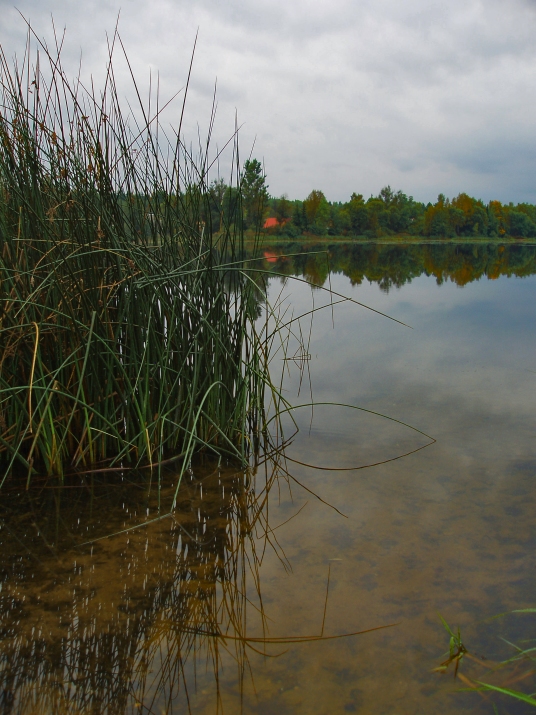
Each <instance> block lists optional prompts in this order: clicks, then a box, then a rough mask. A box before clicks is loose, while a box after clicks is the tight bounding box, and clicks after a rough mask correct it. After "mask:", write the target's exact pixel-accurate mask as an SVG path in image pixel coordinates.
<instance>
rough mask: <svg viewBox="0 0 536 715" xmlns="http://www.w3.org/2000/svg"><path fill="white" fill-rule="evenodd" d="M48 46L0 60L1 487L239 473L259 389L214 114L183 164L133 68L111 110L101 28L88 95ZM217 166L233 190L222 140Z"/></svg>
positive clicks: (262, 378) (33, 40)
mask: <svg viewBox="0 0 536 715" xmlns="http://www.w3.org/2000/svg"><path fill="white" fill-rule="evenodd" d="M62 42H63V40H61V39H58V40H57V42H56V47H55V48H54V50H51V49H49V48H48V47H47V46H46V44H45V43H44V42H43V41H40V40H39V38H37V36H36V35H35V34H34V33H33V30H32V29H31V28H30V27H29V30H28V43H27V47H26V51H25V54H24V57H23V59H22V60H21V62H20V63H17V61H15V62H13V63H12V64H10V63H9V62H8V61H7V58H6V57H5V55H4V54H3V53H1V54H0V92H1V99H0V103H1V110H0V111H1V116H0V235H1V248H0V286H1V287H0V465H1V467H2V474H3V475H4V476H3V478H1V479H0V486H1V485H2V484H3V482H4V480H5V479H6V477H7V476H8V475H11V474H17V475H19V476H20V475H23V478H25V479H26V482H27V484H28V485H29V484H30V482H31V479H32V477H33V476H35V475H36V474H47V475H59V476H61V477H63V476H65V475H66V474H68V473H73V472H80V471H84V470H86V471H87V470H95V469H97V468H99V469H114V468H116V469H125V468H139V467H143V466H151V467H154V466H156V465H162V463H165V462H167V461H169V460H171V459H176V458H179V457H181V458H182V459H183V461H184V464H187V463H188V461H189V458H190V456H191V455H192V454H193V453H194V452H196V451H198V450H200V449H205V450H209V451H211V452H214V453H216V454H218V455H220V456H224V457H228V458H233V459H238V460H239V461H240V462H242V463H245V462H246V461H247V460H248V458H249V455H250V454H251V453H252V452H254V451H255V450H256V449H258V447H259V444H260V443H261V442H262V441H263V439H265V437H266V432H265V430H264V428H263V425H264V422H265V409H266V408H265V404H266V390H267V389H268V390H271V389H272V386H271V382H270V376H269V371H268V358H267V349H266V345H265V342H264V340H261V338H260V337H259V335H258V334H257V332H256V328H255V320H256V318H257V316H258V299H259V289H258V285H257V284H258V283H259V280H260V279H259V278H257V279H256V280H253V279H252V278H251V276H250V275H248V274H247V273H246V272H245V271H244V270H243V269H242V267H241V266H242V265H243V264H242V263H241V259H242V257H243V255H244V235H243V230H242V220H241V217H242V208H241V204H240V192H239V191H237V192H235V193H236V197H237V198H236V202H235V205H234V207H233V209H232V212H231V215H230V216H229V217H228V218H227V223H226V224H225V225H224V226H223V227H222V230H221V231H220V230H219V231H218V233H217V234H216V232H215V231H214V230H213V227H212V225H211V222H210V214H211V212H210V206H209V205H208V204H209V201H210V194H209V192H208V183H209V171H210V169H211V164H210V160H209V152H210V131H211V130H212V126H213V120H214V115H213V116H212V117H211V123H210V127H211V129H210V131H209V136H208V138H207V141H206V144H205V145H204V146H201V145H200V147H199V150H198V152H197V153H196V156H195V157H194V156H193V153H192V150H191V149H188V147H187V146H186V144H185V142H184V140H183V138H182V136H181V134H182V126H181V124H179V126H178V127H176V128H175V129H173V130H171V131H168V132H167V133H166V131H165V130H164V128H163V123H162V108H161V107H160V106H159V103H160V102H161V100H160V98H159V97H156V99H155V98H154V97H150V98H149V101H148V103H146V104H144V103H143V101H142V100H141V97H140V93H139V91H138V87H137V85H136V82H135V79H134V77H133V76H132V73H131V77H132V82H133V87H134V90H135V93H136V95H137V97H138V100H139V105H138V106H137V108H136V111H133V110H132V109H131V108H130V107H129V110H128V112H127V113H126V114H125V112H124V111H123V110H122V108H121V105H120V102H119V94H118V89H117V85H116V80H115V74H114V61H115V60H114V57H115V56H116V55H117V52H118V51H119V52H121V51H123V52H124V50H123V47H122V43H121V39H120V37H119V35H118V34H117V32H116V34H115V35H114V36H113V38H112V39H111V41H110V43H109V60H108V64H107V71H106V78H105V83H104V87H103V88H102V90H101V91H97V90H96V89H95V88H94V87H91V88H90V89H88V88H86V87H85V86H84V84H83V82H82V81H81V78H80V76H79V77H77V78H75V79H74V80H69V79H68V78H67V75H66V72H65V71H64V69H63V66H62V61H61V45H62ZM34 45H36V47H37V50H36V52H35V53H34V52H33V49H32V47H33V46H34ZM32 57H33V60H32V59H31V58H32ZM124 57H125V60H126V62H127V64H128V57H127V56H126V54H125V55H124ZM128 66H129V67H130V65H128ZM190 70H191V67H190ZM186 89H187V87H186ZM185 99H186V92H185V95H184V100H183V105H182V114H181V123H182V116H183V115H184V109H185V105H184V102H185ZM151 102H152V105H151ZM151 106H152V107H153V108H154V109H151ZM233 166H234V169H233V173H234V181H235V184H236V186H237V187H238V188H239V182H240V165H239V156H238V145H237V142H236V140H235V142H234V153H233ZM218 228H220V227H218ZM261 282H262V280H261Z"/></svg>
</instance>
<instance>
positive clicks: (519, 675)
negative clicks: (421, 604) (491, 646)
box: [434, 608, 536, 712]
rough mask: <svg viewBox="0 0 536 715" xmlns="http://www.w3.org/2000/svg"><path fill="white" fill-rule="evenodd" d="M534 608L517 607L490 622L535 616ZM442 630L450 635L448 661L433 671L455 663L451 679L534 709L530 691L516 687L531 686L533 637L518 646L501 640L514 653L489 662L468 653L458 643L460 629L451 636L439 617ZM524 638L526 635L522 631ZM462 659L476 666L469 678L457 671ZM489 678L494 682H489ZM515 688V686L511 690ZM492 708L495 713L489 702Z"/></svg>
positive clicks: (532, 684) (477, 690) (533, 659)
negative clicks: (453, 678)
mask: <svg viewBox="0 0 536 715" xmlns="http://www.w3.org/2000/svg"><path fill="white" fill-rule="evenodd" d="M535 613H536V608H520V609H515V610H513V611H509V612H507V613H501V614H499V615H498V616H494V617H493V619H492V620H495V619H497V618H504V617H505V616H508V615H510V614H522V615H523V614H525V615H527V614H535ZM440 618H441V622H442V624H443V627H444V628H445V630H446V631H447V633H448V634H449V636H450V642H449V658H448V659H447V660H445V661H444V662H443V663H441V665H440V666H439V667H438V668H435V669H434V671H435V672H442V671H446V670H448V668H449V666H450V664H451V663H454V664H455V667H454V677H456V676H458V677H459V678H460V679H461V681H462V682H463V683H464V684H465V685H466V686H467V688H468V689H469V690H470V691H473V692H477V693H480V694H481V695H483V697H486V696H485V695H484V694H486V693H487V694H488V695H489V694H492V693H495V694H499V695H503V696H506V697H507V698H508V699H513V700H516V701H519V702H523V703H526V704H528V705H531V706H532V707H536V697H535V693H534V692H524V691H522V690H519V689H518V688H519V685H520V684H522V685H525V687H527V685H528V687H534V673H535V669H534V662H535V652H536V648H535V647H534V643H535V640H534V638H527V637H524V638H523V640H522V642H521V643H520V644H517V643H513V642H510V641H509V640H506V639H504V638H503V639H502V640H503V641H504V642H505V643H506V644H507V645H508V646H510V647H511V648H512V649H513V650H514V654H513V655H511V656H510V657H508V658H506V659H504V660H501V661H492V660H489V659H488V658H486V657H484V656H476V655H474V654H472V653H470V652H469V651H468V650H467V648H466V647H465V645H464V644H463V642H462V639H461V634H460V629H459V628H458V630H457V633H454V632H453V631H452V630H451V629H450V627H449V625H448V624H447V623H446V621H445V620H444V619H443V618H442V617H441V616H440ZM524 635H525V636H527V635H528V633H527V632H526V631H525V633H524ZM464 656H466V657H467V658H468V659H469V660H470V661H471V662H472V664H473V666H474V664H477V665H478V670H477V671H476V672H471V673H470V675H469V676H468V675H464V674H461V673H460V672H459V670H458V668H459V665H460V663H461V661H462V658H463V657H464ZM482 667H484V668H485V669H486V673H485V674H481V672H482ZM490 678H491V679H492V680H495V681H496V682H489V681H490ZM513 685H515V686H516V687H514V688H513V687H512V686H513ZM492 705H493V709H494V711H495V712H497V709H496V707H495V704H494V703H492Z"/></svg>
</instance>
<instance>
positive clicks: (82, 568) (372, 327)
mask: <svg viewBox="0 0 536 715" xmlns="http://www.w3.org/2000/svg"><path fill="white" fill-rule="evenodd" d="M297 248H298V249H299V247H296V246H289V247H285V248H282V247H278V248H274V249H271V250H267V259H268V262H267V266H272V268H273V269H274V272H277V273H281V274H286V275H292V274H294V273H297V274H298V275H300V276H301V277H302V278H303V282H296V281H293V280H288V281H286V282H285V280H284V279H283V278H280V277H274V279H273V280H272V281H271V282H270V285H269V290H268V294H269V299H270V301H271V303H272V304H273V305H278V306H279V308H278V309H279V312H280V315H283V314H285V315H286V320H288V319H289V318H290V315H291V314H293V315H294V316H297V315H299V314H301V313H305V312H307V311H309V310H310V309H311V305H312V303H311V301H312V300H313V301H314V305H315V307H320V306H321V305H323V304H325V303H327V302H329V296H328V294H327V293H325V292H323V291H320V290H317V289H315V290H312V289H311V287H310V286H309V285H308V284H307V280H309V281H313V282H316V283H322V282H324V281H326V283H325V285H326V286H327V285H328V268H327V266H328V265H329V268H331V270H332V274H331V276H330V278H329V280H330V281H331V287H332V289H333V290H334V291H336V292H339V293H341V294H344V295H346V296H349V297H351V298H353V299H354V300H356V301H359V302H361V303H364V304H366V305H368V306H370V307H372V308H374V309H375V310H377V311H381V312H383V313H386V314H388V315H390V316H392V317H393V318H395V319H396V320H399V321H402V322H403V323H406V324H407V325H408V326H411V327H405V326H403V325H400V324H399V323H396V322H393V321H391V320H389V319H387V318H385V317H382V316H380V315H378V314H377V313H373V312H371V311H368V310H366V309H365V308H363V307H360V306H358V305H356V304H353V303H351V302H345V303H343V304H339V305H336V306H334V307H333V308H331V307H328V308H326V309H324V310H320V311H318V312H316V313H315V314H314V320H313V324H312V327H311V326H310V319H309V318H304V319H303V320H301V321H300V323H299V326H298V324H297V323H295V324H293V327H294V329H295V333H297V334H299V332H300V330H301V334H302V335H303V336H304V338H305V339H306V341H307V342H308V345H307V354H304V353H303V351H302V352H299V351H298V352H296V351H297V349H298V345H297V343H296V342H295V340H293V339H292V338H291V339H290V341H289V343H288V344H287V345H286V346H285V349H286V352H285V353H283V352H282V351H280V352H279V353H277V354H275V357H274V361H273V365H274V374H275V372H277V371H279V370H281V369H282V368H285V382H284V389H285V395H286V396H287V398H288V399H289V401H290V402H291V404H293V405H302V404H306V403H310V402H311V401H312V400H314V401H315V402H316V403H326V402H329V403H340V404H339V405H338V406H333V405H325V404H324V405H319V404H317V405H316V406H315V407H314V410H311V408H310V407H301V408H299V409H298V408H297V409H295V410H293V411H292V414H293V416H294V418H295V420H296V422H297V423H298V425H299V427H300V431H299V433H298V434H297V435H296V436H295V437H294V438H293V440H292V443H291V445H290V446H289V447H288V449H287V456H288V458H289V461H288V462H287V464H286V468H287V470H288V473H289V474H290V480H289V481H285V479H284V476H283V475H282V472H280V476H279V479H278V480H277V481H275V482H274V483H273V485H272V487H271V489H269V490H267V492H266V491H263V487H264V485H265V480H266V478H271V477H272V476H273V475H272V472H271V471H270V470H268V472H267V473H266V474H265V472H264V470H263V469H262V468H261V469H259V470H258V472H257V474H256V475H250V476H247V475H246V476H245V475H243V474H237V473H236V472H234V471H233V470H232V469H230V468H228V467H225V466H221V465H220V467H218V466H217V465H209V464H205V465H199V466H196V468H195V469H194V472H193V473H192V474H189V475H188V476H187V478H186V479H185V481H184V483H183V486H182V489H181V495H180V499H179V504H178V508H177V511H176V513H175V514H174V517H173V518H172V519H170V518H166V519H162V520H161V521H156V522H152V523H151V524H150V525H149V526H146V527H144V528H143V529H137V530H134V531H126V532H125V531H123V530H124V529H128V528H129V527H131V526H132V525H135V524H137V523H139V521H140V519H146V518H147V517H149V519H151V518H153V517H156V516H158V513H159V511H158V509H159V505H160V511H161V512H163V511H165V509H166V506H167V505H168V504H169V501H170V499H171V496H172V494H173V491H174V475H173V474H169V475H167V481H166V483H165V484H164V485H163V486H162V489H161V491H160V492H159V491H158V490H155V488H154V485H152V486H151V485H149V484H148V482H147V480H142V479H139V480H137V481H135V482H134V483H128V482H124V481H123V482H119V481H117V480H115V481H113V480H112V478H111V477H110V478H109V479H108V481H107V482H106V483H102V482H97V480H96V479H94V480H93V482H90V481H86V482H84V483H83V484H82V483H80V482H77V483H73V484H70V485H69V489H64V490H58V489H57V488H54V485H53V484H50V483H47V482H43V483H42V485H41V489H40V490H39V491H38V490H35V491H34V492H32V493H31V494H23V495H21V494H18V493H17V491H16V490H14V488H11V489H10V490H8V491H6V492H5V494H4V495H3V499H2V506H1V507H0V509H1V512H0V518H1V521H0V538H1V539H2V544H3V549H2V554H1V556H0V559H1V561H0V564H1V566H0V568H1V589H2V590H1V592H0V599H1V601H0V602H1V622H0V629H1V630H0V637H1V638H2V641H1V642H2V645H1V655H2V661H1V663H2V666H1V667H2V683H1V684H0V713H2V714H6V715H7V714H8V713H34V712H35V713H48V712H50V713H52V712H67V711H69V712H73V713H78V712H80V713H82V712H83V713H86V712H87V713H100V712H106V713H134V712H142V713H183V712H188V709H190V710H191V712H194V713H215V712H225V713H235V712H240V711H242V712H244V713H262V714H263V715H264V714H266V715H268V714H271V713H277V714H278V715H281V714H282V713H318V714H319V715H320V714H322V715H323V714H326V715H327V714H328V713H330V714H331V713H346V712H357V713H385V714H386V715H387V714H389V715H394V714H396V713H399V714H402V713H407V714H408V715H409V714H413V713H423V714H425V713H432V712H433V713H452V712H453V711H464V710H465V711H467V712H474V713H492V712H493V707H492V703H491V701H488V700H485V699H483V698H482V697H481V696H480V695H478V694H471V693H469V694H468V693H458V692H457V690H458V689H459V688H460V687H463V683H461V682H459V681H454V680H453V678H452V670H451V672H450V674H447V675H439V674H437V673H432V672H431V671H432V669H433V668H435V667H437V666H438V665H439V663H440V662H441V661H442V660H443V658H444V656H443V654H444V652H445V651H446V650H447V648H448V638H447V636H446V633H445V632H444V631H443V630H442V627H441V625H440V623H439V617H438V613H441V615H442V616H443V617H444V618H445V619H446V620H447V621H448V622H449V623H450V624H451V625H452V626H458V625H459V626H460V627H461V630H462V635H463V637H464V642H465V643H466V645H467V647H468V648H469V650H470V651H471V652H472V653H475V654H485V655H486V656H487V657H488V658H491V659H494V658H495V659H502V658H505V657H507V656H508V655H510V654H511V652H512V651H511V649H510V648H509V647H508V646H507V645H506V644H505V643H504V641H501V640H500V638H499V636H503V637H505V638H507V639H509V640H511V639H518V640H521V639H523V638H529V637H531V636H534V635H535V634H536V622H535V620H534V619H533V618H532V617H531V616H524V617H509V618H506V619H504V620H500V621H491V622H486V621H485V619H486V618H488V617H490V616H493V615H494V614H497V613H501V612H504V611H507V610H509V609H513V608H523V607H531V606H532V607H534V606H536V603H535V598H534V594H535V585H536V584H535V582H536V577H535V573H536V569H535V560H536V557H535V553H536V552H535V548H534V547H535V545H536V519H535V514H536V489H535V488H534V484H533V482H534V476H535V467H536V455H535V436H536V421H535V418H534V397H535V393H536V360H535V356H536V351H535V348H536V330H535V328H536V324H535V323H536V300H535V296H536V275H533V273H535V272H536V249H535V248H534V247H525V246H521V247H518V246H513V247H508V246H507V247H504V248H503V249H502V250H501V249H500V247H497V246H492V247H486V246H478V247H474V246H458V247H456V246H447V247H442V246H439V247H437V246H435V247H428V248H423V247H416V246H412V247H410V248H408V249H406V250H404V249H400V248H393V247H374V246H368V247H366V248H351V247H344V246H340V245H339V246H337V247H335V248H333V250H331V255H330V259H329V263H327V261H326V256H325V254H309V256H300V257H295V258H284V257H281V255H280V254H282V253H292V252H295V253H297V252H299V250H297ZM309 248H313V249H314V248H315V247H309ZM316 250H318V247H316ZM491 279H493V280H491ZM370 281H372V282H370ZM284 311H286V313H285V312H284ZM285 355H286V357H287V358H290V357H295V359H294V360H289V359H287V360H283V359H282V358H283V357H284V356H285ZM342 405H346V406H342ZM357 407H359V408H362V409H361V410H357V409H355V408H357ZM388 418H390V419H388ZM396 420H398V422H397V421H396ZM287 423H289V421H288V420H287ZM402 423H404V424H402ZM287 426H288V428H289V429H290V424H288V425H287ZM412 428H415V429H416V430H420V431H421V432H424V433H425V435H423V434H421V432H417V431H415V429H412ZM426 435H429V436H430V437H431V438H433V439H434V440H436V441H435V443H433V444H429V443H430V442H431V439H430V438H429V437H427V436H426ZM425 445H428V446H426V447H425ZM420 447H425V448H424V449H420V450H419V451H414V450H418V449H419V448H420ZM412 451H413V454H410V455H409V456H405V457H403V458H401V459H396V457H397V456H398V455H401V454H405V453H408V452H412ZM386 460H392V461H388V462H386ZM300 462H301V463H306V464H312V465H315V466H316V467H323V468H324V469H322V470H320V469H314V468H311V467H307V466H303V464H300ZM378 462H384V463H383V464H379V465H378V466H374V467H370V468H366V469H355V467H359V466H362V465H367V464H374V463H378ZM330 468H332V469H330ZM350 468H352V469H350ZM295 480H297V481H295ZM298 482H299V483H300V484H302V485H303V486H300V485H299V484H298ZM304 487H305V488H304ZM307 489H308V490H310V491H307ZM311 492H312V493H311ZM266 493H267V498H266V499H264V497H265V496H266ZM317 496H318V497H321V499H323V500H325V502H329V504H330V505H332V506H328V505H326V504H325V503H323V502H321V501H320V500H319V499H318V498H317ZM21 504H22V505H23V507H24V511H23V512H21V510H20V506H21ZM332 507H335V508H332ZM115 532H122V533H116V535H115V536H113V537H111V538H104V539H101V538H100V537H102V536H106V535H107V534H110V533H115ZM95 539H99V540H98V541H95ZM86 542H92V543H86ZM328 574H329V591H328V597H327V601H326V593H327V582H328ZM326 604H327V605H326ZM389 624H397V625H394V626H393V627H392V628H387V629H385V630H376V631H373V632H369V633H366V634H363V635H357V636H352V637H347V638H341V639H331V640H311V642H301V643H294V642H288V641H289V640H290V641H292V640H293V639H299V638H301V637H304V636H318V635H320V634H321V632H322V630H323V635H324V636H332V635H340V634H347V633H353V632H356V631H363V630H366V629H371V628H375V627H378V626H383V625H389ZM215 634H220V636H219V637H215ZM221 634H224V635H225V636H226V637H221ZM278 638H279V639H283V641H279V642H278V641H277V639H278ZM270 639H273V640H270ZM462 673H466V674H467V675H469V676H470V677H474V678H477V679H482V678H483V679H486V677H487V676H488V673H487V671H486V668H485V666H484V665H478V664H477V663H474V662H472V661H470V662H468V663H464V664H463V665H462ZM490 677H491V676H490ZM532 677H533V676H532ZM488 679H489V678H488ZM495 682H501V681H500V680H496V681H495ZM502 682H504V681H502ZM532 682H533V680H532ZM512 687H523V683H517V684H516V685H514V686H512ZM526 689H527V692H530V690H531V681H528V684H527V686H526ZM494 702H495V703H496V705H497V707H498V709H499V712H501V713H505V712H509V713H524V712H529V711H531V710H527V708H528V706H523V705H515V704H514V705H512V702H513V701H507V700H500V699H498V700H495V701H494Z"/></svg>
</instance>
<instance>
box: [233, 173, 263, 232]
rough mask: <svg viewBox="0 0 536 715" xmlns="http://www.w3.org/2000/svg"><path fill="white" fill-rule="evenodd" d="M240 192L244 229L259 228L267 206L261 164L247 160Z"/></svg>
mask: <svg viewBox="0 0 536 715" xmlns="http://www.w3.org/2000/svg"><path fill="white" fill-rule="evenodd" d="M240 191H241V195H242V206H243V209H244V223H245V227H246V228H260V226H261V225H262V219H263V217H264V211H265V208H266V206H267V204H268V185H267V184H266V174H265V173H264V169H263V168H262V164H261V163H260V161H258V160H257V159H248V160H247V161H246V162H245V164H244V170H243V172H242V177H241V182H240Z"/></svg>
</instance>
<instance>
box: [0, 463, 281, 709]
mask: <svg viewBox="0 0 536 715" xmlns="http://www.w3.org/2000/svg"><path fill="white" fill-rule="evenodd" d="M270 483H271V482H270V479H269V480H268V482H267V484H265V485H264V486H263V487H262V488H261V489H260V490H256V488H255V478H254V477H253V476H252V474H251V473H250V472H248V471H238V472H237V471H236V470H235V469H232V468H229V467H226V468H221V467H216V466H214V465H212V467H211V466H207V465H205V466H204V467H202V468H201V467H196V469H195V470H194V471H190V472H188V473H187V474H186V475H185V476H184V478H183V481H182V484H181V488H180V492H179V495H178V500H177V505H176V508H175V510H174V511H173V513H172V515H170V516H167V517H165V518H161V519H159V520H152V519H151V516H152V515H153V513H154V512H155V506H156V503H157V501H158V500H160V504H161V509H162V508H165V506H166V502H170V500H171V499H172V497H173V487H172V486H171V485H169V486H165V485H164V486H163V485H160V488H157V489H156V490H155V489H154V487H153V488H152V489H150V488H149V485H148V484H147V483H145V482H144V481H139V482H136V483H135V487H136V488H135V489H133V483H132V481H131V482H130V483H127V481H126V480H124V481H122V482H121V483H119V484H116V485H110V484H103V483H100V484H97V483H96V482H95V480H93V482H92V481H91V480H90V479H89V478H88V479H87V480H83V481H81V482H80V483H78V484H67V485H65V486H63V487H59V486H58V487H56V486H55V485H54V484H52V483H51V482H50V480H49V481H46V482H44V483H42V485H41V488H40V491H39V493H38V494H37V493H36V492H35V491H34V492H24V493H17V492H15V491H14V492H12V493H10V494H8V493H7V492H6V496H5V497H4V500H3V504H2V506H1V515H2V521H1V535H2V543H3V549H2V555H1V556H0V563H1V584H2V590H1V593H0V639H1V649H0V652H1V655H0V658H1V676H0V677H1V684H0V693H1V694H2V695H1V698H2V700H1V708H0V712H1V713H2V715H8V714H9V715H11V714H13V715H14V714H15V713H17V714H19V713H20V714H21V715H22V713H24V714H26V713H61V712H69V713H110V714H111V713H130V712H158V713H168V712H169V713H170V712H185V711H189V710H190V698H191V695H192V692H193V691H194V690H195V684H196V668H197V667H200V664H202V665H203V668H205V667H206V665H207V663H208V664H209V666H210V669H211V671H212V673H213V679H212V686H213V687H212V688H211V694H210V697H211V698H212V702H211V706H210V708H211V710H210V711H215V709H217V707H218V703H219V702H220V699H221V695H220V686H219V672H220V668H221V660H222V656H223V655H224V654H225V653H226V652H227V653H230V654H231V656H232V658H233V659H234V661H235V663H236V668H237V671H238V673H237V675H238V682H241V680H242V678H243V676H244V669H245V668H246V667H247V647H248V644H247V641H246V614H247V612H248V613H249V612H250V611H251V610H253V611H255V613H256V614H257V616H258V618H259V619H260V623H261V629H262V622H263V610H262V599H261V590H260V581H259V572H258V567H259V563H260V557H259V555H258V554H257V552H256V548H255V543H256V542H255V538H257V537H258V536H259V535H261V536H262V534H263V533H264V534H266V530H267V525H266V509H265V504H266V495H267V492H268V490H269V488H270ZM133 492H134V493H136V496H133ZM118 512H120V513H121V515H120V518H118ZM147 514H149V522H148V523H147V524H146V525H144V526H143V527H142V528H134V529H132V528H131V527H132V526H133V525H136V523H139V522H140V519H143V518H146V515H147ZM125 529H126V530H125ZM129 529H130V530H129ZM111 532H115V535H114V536H110V537H107V538H101V537H102V535H103V534H104V533H107V534H109V533H111ZM117 532H119V533H117ZM88 536H89V537H90V538H87V537H88ZM254 537H255V538H254ZM84 542H90V543H84ZM261 543H262V539H261ZM77 544H78V545H77ZM81 544H82V545H81ZM252 594H256V601H257V602H256V603H254V602H253V603H252V601H251V599H252ZM248 599H249V604H248ZM251 606H253V609H252V608H251ZM249 618H250V621H251V620H252V619H251V615H250V616H249ZM248 625H249V624H248Z"/></svg>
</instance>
